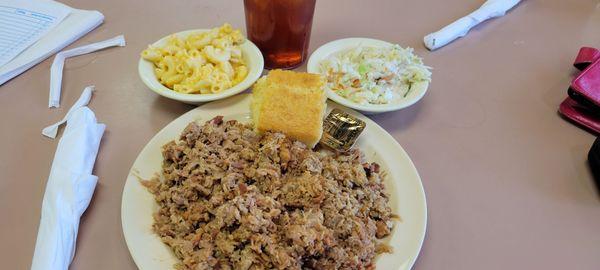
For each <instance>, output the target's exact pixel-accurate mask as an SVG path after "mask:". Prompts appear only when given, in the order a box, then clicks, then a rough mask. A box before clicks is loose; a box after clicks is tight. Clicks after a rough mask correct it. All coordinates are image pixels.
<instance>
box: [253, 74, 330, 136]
mask: <svg viewBox="0 0 600 270" xmlns="http://www.w3.org/2000/svg"><path fill="white" fill-rule="evenodd" d="M324 85H325V79H324V78H323V77H322V76H321V75H318V74H310V73H303V72H293V71H287V70H272V71H270V72H269V74H268V75H267V76H263V77H262V78H260V79H259V80H258V81H257V82H256V83H255V84H254V87H253V88H252V103H251V106H250V107H251V108H250V109H251V113H252V119H253V120H254V126H255V129H256V130H257V131H258V132H259V133H262V132H265V131H278V132H283V133H285V134H286V135H288V136H290V137H291V138H294V139H296V140H299V141H301V142H303V143H305V144H306V145H307V146H309V147H311V148H312V147H314V146H315V145H316V144H317V143H318V142H319V140H320V139H321V135H322V133H323V115H324V114H325V106H326V103H325V102H326V100H327V97H326V95H325V90H324Z"/></svg>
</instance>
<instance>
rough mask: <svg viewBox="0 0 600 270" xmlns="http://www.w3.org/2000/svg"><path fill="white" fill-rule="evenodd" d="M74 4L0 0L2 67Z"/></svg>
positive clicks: (66, 13)
mask: <svg viewBox="0 0 600 270" xmlns="http://www.w3.org/2000/svg"><path fill="white" fill-rule="evenodd" d="M69 13H71V8H70V7H68V6H65V5H63V4H60V3H57V2H53V1H45V0H27V1H23V0H0V67H1V66H3V65H5V64H6V63H8V62H9V61H10V60H12V59H13V58H15V57H16V56H17V55H19V54H20V53H21V52H23V51H24V50H25V49H27V48H28V47H29V46H31V44H33V43H35V42H36V41H38V40H39V39H40V38H41V37H43V36H44V35H45V34H46V33H48V32H49V31H50V30H51V29H52V28H54V27H56V26H57V25H58V24H59V23H60V22H61V21H62V20H63V19H64V18H65V17H67V15H69Z"/></svg>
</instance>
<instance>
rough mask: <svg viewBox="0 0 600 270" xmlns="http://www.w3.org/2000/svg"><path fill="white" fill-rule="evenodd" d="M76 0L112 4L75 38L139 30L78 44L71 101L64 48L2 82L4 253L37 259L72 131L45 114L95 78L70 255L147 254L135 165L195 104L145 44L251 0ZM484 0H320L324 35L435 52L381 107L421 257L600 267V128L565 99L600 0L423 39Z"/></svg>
mask: <svg viewBox="0 0 600 270" xmlns="http://www.w3.org/2000/svg"><path fill="white" fill-rule="evenodd" d="M64 2H65V3H66V4H68V5H71V6H73V7H76V8H82V9H96V10H99V11H101V12H102V13H103V14H104V15H105V16H106V20H105V23H104V24H103V25H102V26H100V27H99V28H98V29H96V30H94V31H93V32H92V33H90V34H88V35H87V36H85V37H84V38H82V39H81V40H79V41H77V42H76V43H75V44H73V45H72V46H78V45H83V44H87V43H91V42H95V41H100V40H103V39H106V38H109V37H113V36H115V35H117V34H121V33H123V34H125V36H126V39H127V46H126V47H125V48H113V49H109V50H105V51H102V52H98V53H95V54H90V55H85V56H80V57H77V58H76V59H71V60H68V61H67V63H66V70H65V76H64V82H63V95H62V101H61V105H62V107H61V108H60V109H52V110H50V109H48V108H47V102H48V83H49V75H50V64H51V59H47V60H46V61H44V62H42V63H41V64H39V65H37V66H35V67H34V68H32V69H30V70H29V71H27V72H25V73H24V74H22V75H21V76H19V77H17V78H15V79H13V80H12V81H10V82H8V83H6V84H5V85H3V86H1V87H0V123H1V127H0V149H1V150H0V261H1V262H2V263H1V265H2V267H1V268H2V269H28V268H29V267H30V264H31V258H32V255H33V248H34V244H35V239H36V234H37V228H38V224H39V215H40V208H41V202H42V197H43V194H44V188H45V185H46V179H47V177H48V173H49V170H50V162H51V161H52V158H53V155H54V151H55V148H56V144H57V142H58V140H50V139H47V138H45V137H42V135H41V134H40V132H41V130H42V128H43V127H45V126H46V125H48V124H50V123H53V122H55V121H57V120H58V119H60V118H62V116H63V115H64V114H65V112H66V110H67V109H68V108H69V107H70V106H71V104H72V103H73V102H74V101H75V100H76V99H77V98H78V97H79V94H80V93H81V90H82V89H83V88H84V87H85V86H86V85H89V84H94V85H96V87H97V88H96V89H97V92H96V93H95V94H94V98H93V99H92V102H91V105H90V107H91V108H92V109H93V110H94V112H95V113H96V115H97V117H98V119H99V121H100V122H103V123H106V125H107V130H106V133H105V135H104V138H103V139H102V144H101V147H100V152H99V155H98V160H97V162H96V167H95V170H94V173H95V174H96V175H98V176H99V184H98V186H97V188H96V192H95V195H94V198H93V200H92V202H91V204H90V207H89V208H88V210H87V212H86V213H85V215H84V217H83V218H82V223H81V227H80V232H79V237H78V240H77V253H76V256H75V260H74V262H73V264H72V267H71V269H89V270H93V269H136V266H135V264H134V263H133V260H132V259H131V257H130V255H129V252H128V250H127V246H126V244H125V241H124V239H123V233H122V230H121V218H120V214H121V213H120V208H121V194H122V189H123V185H124V183H125V178H126V176H127V174H128V171H129V169H130V166H131V165H132V163H133V161H134V159H135V158H136V156H137V155H138V153H139V151H140V150H141V149H142V147H143V146H144V145H145V144H146V143H147V142H148V141H149V140H150V138H152V136H154V134H155V133H156V132H158V131H159V130H160V129H161V128H162V127H163V126H165V125H166V124H167V123H169V122H170V121H172V120H173V119H175V118H177V117H178V116H179V115H181V114H183V113H184V112H186V111H188V110H190V109H192V108H193V107H192V106H190V105H184V104H182V103H179V102H176V101H172V100H168V99H165V98H162V97H160V96H158V95H156V94H154V93H153V92H151V91H149V90H148V89H147V88H146V87H145V86H144V84H143V83H142V82H141V80H140V79H139V77H138V75H137V61H138V55H139V52H140V51H141V50H142V49H143V48H145V46H146V45H147V44H149V43H151V42H153V41H155V40H157V39H158V38H160V37H162V36H164V35H166V34H169V33H172V32H177V31H181V30H184V29H192V28H207V27H212V26H216V25H219V24H221V23H223V22H230V23H232V24H233V25H234V26H236V27H240V28H242V29H243V28H244V20H243V18H244V17H243V14H244V13H243V12H244V10H243V5H242V1H201V0H190V1H159V0H152V1H141V0H140V1H118V0H110V1H109V0H106V1H93V0H80V1H75V0H68V1H64ZM482 2H484V1H483V0H453V1H447V0H418V1H408V0H406V1H398V0H387V1H383V0H382V1H368V3H367V1H358V0H356V1H344V0H337V1H333V0H326V1H319V2H318V3H317V8H316V14H315V20H314V25H313V33H312V39H311V47H310V49H311V51H312V50H314V49H316V48H317V47H318V46H320V45H322V44H324V43H326V42H328V41H331V40H335V39H339V38H346V37H372V38H378V39H383V40H387V41H390V42H394V43H399V44H402V45H404V46H411V47H413V48H415V51H416V52H417V53H418V54H419V55H421V56H422V57H423V58H424V60H425V63H426V64H428V65H430V66H432V67H433V68H434V70H433V82H432V84H431V87H430V88H429V91H428V93H427V95H426V96H425V97H424V99H423V100H422V101H420V102H419V103H417V104H416V105H414V106H412V107H410V108H408V109H405V110H402V111H397V112H392V113H386V114H381V115H377V116H372V119H373V120H375V121H376V122H377V123H379V124H380V125H381V126H383V127H384V128H385V129H386V130H387V131H389V132H390V133H391V134H392V135H393V136H394V137H395V138H396V139H397V140H398V141H399V142H400V144H402V146H403V147H404V148H405V149H406V151H407V152H408V153H409V155H410V156H411V158H412V160H413V161H414V163H415V165H416V167H417V169H418V170H419V173H420V174H421V177H422V180H423V184H424V187H425V192H426V194H427V203H428V210H429V214H428V216H429V220H428V228H427V236H426V239H425V242H424V246H423V249H422V251H421V255H420V257H419V259H418V261H417V263H416V265H415V269H492V270H493V269H503V270H504V269H581V270H588V269H589V270H595V269H599V267H600V199H599V198H600V197H599V195H598V191H597V190H596V187H595V185H594V182H593V180H592V177H591V174H590V170H589V168H588V165H587V163H586V155H587V151H588V150H589V148H590V146H591V144H592V142H593V140H594V136H593V135H592V134H591V133H588V132H586V131H584V130H582V129H580V128H578V127H576V126H574V125H572V124H570V123H569V122H566V121H565V120H563V119H561V117H560V116H559V115H558V114H557V108H558V105H559V103H560V102H561V101H562V100H563V99H564V98H565V96H566V89H567V86H568V84H569V81H570V79H571V78H572V77H573V75H574V73H575V69H574V68H573V67H572V66H571V64H572V61H573V59H574V57H575V55H576V53H577V51H578V49H579V48H580V47H581V46H584V45H588V46H592V47H600V2H599V1H597V0H593V1H592V0H570V1H563V0H538V1H536V0H525V1H523V2H522V3H521V4H520V5H519V6H518V7H517V8H516V9H514V10H512V11H511V12H510V13H509V14H508V15H507V16H505V17H503V18H500V19H496V20H493V21H489V22H487V23H484V24H483V25H481V26H479V27H476V28H475V29H474V30H473V31H472V32H471V33H470V34H469V35H468V36H467V37H466V38H463V39H460V40H458V41H456V42H454V43H453V44H451V45H449V46H447V47H444V48H442V49H440V50H438V51H435V52H429V51H427V50H426V49H425V48H424V47H423V45H422V38H423V36H424V35H425V34H427V33H430V32H432V31H435V30H437V29H439V28H440V27H441V26H443V25H445V24H447V23H450V22H451V21H453V20H454V19H457V18H458V17H460V16H463V15H465V14H467V13H468V12H470V11H472V10H473V9H475V8H476V7H478V5H480V4H481V3H482ZM301 69H304V67H302V68H301Z"/></svg>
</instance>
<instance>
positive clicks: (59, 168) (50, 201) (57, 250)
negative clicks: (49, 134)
mask: <svg viewBox="0 0 600 270" xmlns="http://www.w3.org/2000/svg"><path fill="white" fill-rule="evenodd" d="M104 129H105V125H104V124H99V123H98V122H97V121H96V117H95V115H94V113H93V112H92V111H91V110H90V109H89V108H88V107H86V106H83V107H79V108H77V109H75V110H74V111H73V112H72V113H71V114H70V115H69V117H68V119H67V127H66V128H65V131H64V133H63V136H62V138H61V139H60V142H59V143H58V146H57V148H56V153H55V154H54V161H53V162H52V168H51V170H50V176H49V177H48V182H47V183H46V192H45V194H44V199H43V202H42V211H41V219H40V227H39V230H38V235H37V240H36V243H35V251H34V254H33V262H32V265H31V269H32V270H67V269H68V267H69V264H70V263H71V261H72V260H73V256H74V254H75V243H76V239H77V231H78V229H79V219H80V217H81V215H82V214H83V212H84V211H85V209H86V208H87V207H88V204H89V202H90V200H91V198H92V195H93V193H94V189H95V187H96V182H97V181H98V177H96V176H95V175H92V169H93V167H94V163H95V162H96V155H97V154H98V147H99V145H100V139H101V138H102V134H103V133H104Z"/></svg>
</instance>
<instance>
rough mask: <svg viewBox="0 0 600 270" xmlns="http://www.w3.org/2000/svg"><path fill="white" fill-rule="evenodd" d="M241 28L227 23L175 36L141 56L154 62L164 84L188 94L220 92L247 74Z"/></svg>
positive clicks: (156, 72)
mask: <svg viewBox="0 0 600 270" xmlns="http://www.w3.org/2000/svg"><path fill="white" fill-rule="evenodd" d="M244 41H245V39H244V37H243V36H242V34H241V33H240V31H239V30H234V29H233V28H232V27H231V25H229V24H227V23H226V24H224V25H223V26H221V27H218V28H213V29H211V30H210V31H208V32H203V33H197V34H191V35H189V36H187V37H185V38H183V39H181V38H179V37H177V36H175V35H172V36H170V37H169V39H168V41H167V45H165V46H163V47H154V46H148V48H147V49H145V50H144V51H143V52H142V58H143V59H145V60H147V61H150V62H152V63H153V64H154V74H155V75H156V78H157V79H158V81H160V83H162V84H163V85H164V86H166V87H168V88H170V89H172V90H174V91H177V92H181V93H186V94H210V93H219V92H221V91H223V90H225V89H228V88H231V87H232V86H234V85H236V84H238V83H240V82H241V81H242V80H244V79H245V78H246V75H248V67H247V66H246V64H245V63H244V61H243V59H242V50H241V48H240V46H239V45H240V44H241V43H243V42H244Z"/></svg>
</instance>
